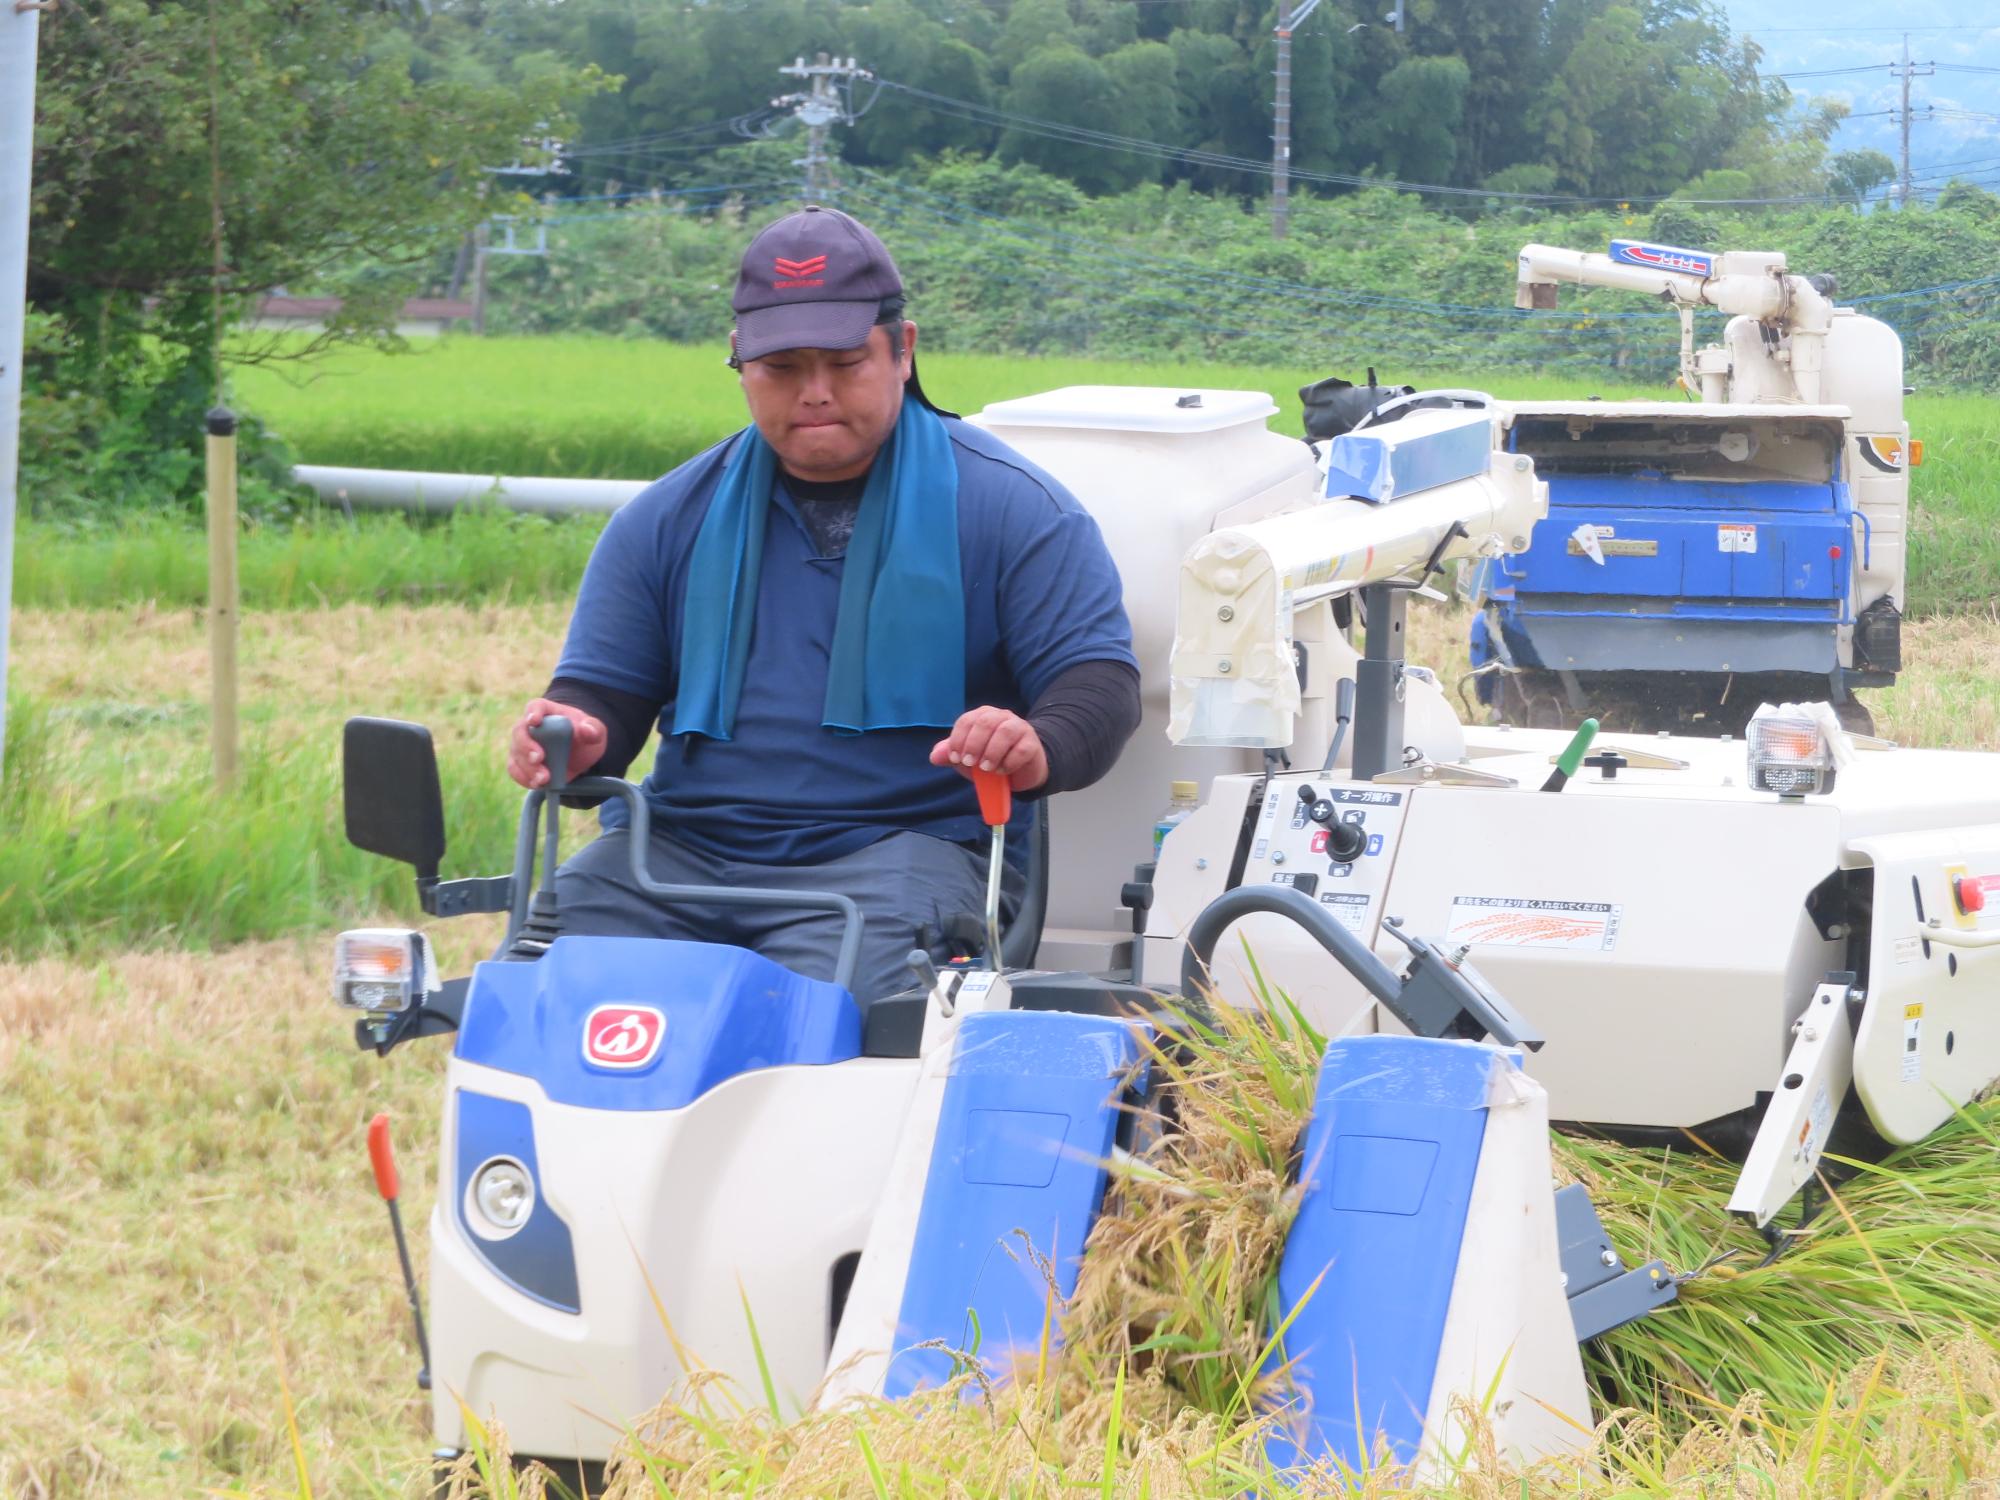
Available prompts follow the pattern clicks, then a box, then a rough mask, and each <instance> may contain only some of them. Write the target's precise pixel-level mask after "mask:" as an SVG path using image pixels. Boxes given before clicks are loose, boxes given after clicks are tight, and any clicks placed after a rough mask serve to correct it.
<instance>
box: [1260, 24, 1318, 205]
mask: <svg viewBox="0 0 2000 1500" xmlns="http://www.w3.org/2000/svg"><path fill="white" fill-rule="evenodd" d="M1288 3H1289V0H1278V25H1277V27H1276V31H1275V35H1276V36H1277V38H1278V92H1277V98H1276V100H1275V101H1274V102H1275V105H1276V107H1275V108H1274V109H1273V110H1272V112H1271V113H1272V124H1273V126H1274V127H1275V128H1274V129H1273V131H1272V133H1271V238H1272V239H1274V240H1281V239H1283V238H1284V237H1285V229H1286V226H1287V225H1288V223H1289V222H1290V220H1291V216H1292V33H1293V32H1294V31H1295V30H1297V29H1298V28H1299V26H1301V25H1303V24H1304V22H1305V19H1306V17H1307V16H1309V15H1311V14H1312V13H1313V11H1314V10H1315V9H1317V8H1318V6H1319V0H1304V3H1303V4H1301V5H1300V6H1299V7H1298V8H1297V9H1296V10H1293V11H1291V12H1290V13H1289V14H1288V13H1287V12H1286V9H1285V7H1286V5H1287V4H1288Z"/></svg>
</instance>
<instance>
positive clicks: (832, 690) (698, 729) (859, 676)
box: [673, 400, 966, 740]
mask: <svg viewBox="0 0 2000 1500" xmlns="http://www.w3.org/2000/svg"><path fill="white" fill-rule="evenodd" d="M777 477H778V456H777V454H776V453H775V452H773V451H772V449H771V445H770V444H769V443H767V442H765V441H764V439H763V436H762V434H760V433H759V432H758V431H757V429H756V428H755V427H751V428H748V429H746V430H745V431H744V433H743V436H742V437H741V438H739V439H738V440H737V443H736V448H735V451H734V452H732V453H731V454H730V455H729V460H728V463H727V464H726V465H725V466H724V467H723V471H722V478H721V479H720V481H719V482H718V483H717V485H716V490H715V497H714V499H712V500H711V501H710V502H709V506H708V514H707V515H706V516H704V517H703V518H702V523H701V530H700V531H699V532H697V533H696V535H695V539H694V552H693V555H692V556H691V557H690V559H689V568H688V588H687V598H686V600H685V602H684V603H683V604H682V607H681V650H680V686H679V691H678V694H677V696H676V707H675V712H674V729H673V732H674V733H675V734H700V735H706V736H707V737H708V738H710V739H716V740H726V739H728V738H730V736H731V733H732V732H733V731H734V729H735V726H736V705H737V702H738V700H739V698H740V697H741V695H742V692H743V672H744V668H745V667H746V666H747V665H748V663H749V660H750V637H751V632H752V629H753V627H754V625H755V623H756V618H757V592H758V581H759V576H760V574H761V573H762V571H763V562H764V526H765V522H766V520H767V518H768V516H769V513H770V507H771V487H772V486H773V485H774V484H775V483H776V482H777ZM773 648H774V649H783V647H782V645H776V644H774V647H773ZM965 706H966V705H965V584H964V580H963V579H962V577H961V576H960V572H959V556H958V461H957V459H956V458H954V457H953V455H952V451H951V435H950V434H949V433H948V432H946V431H945V425H944V423H943V422H942V421H941V420H940V419H939V418H938V417H937V415H936V414H935V413H933V412H931V411H928V410H926V409H925V407H924V406H923V405H922V403H920V402H916V401H907V400H906V401H905V402H904V403H903V413H902V416H901V417H899V418H898V419H897V422H896V428H895V431H894V432H892V433H891V434H890V435H889V441H888V442H886V443H885V444H883V445H882V448H881V450H880V451H879V452H878V453H877V454H876V455H875V465H874V467H873V468H871V469H870V470H869V471H868V483H867V484H866V486H864V487H863V489H862V492H861V506H860V510H859V512H858V513H857V514H856V516H855V519H854V535H853V536H852V537H850V538H849V539H848V543H847V553H846V557H845V560H844V562H843V564H842V570H841V577H840V613H839V616H838V618H837V620H836V621H835V624H834V631H833V649H832V654H831V659H830V660H829V662H828V664H827V674H826V704H825V709H824V713H823V715H822V717H821V720H820V722H821V723H822V724H824V725H825V726H826V727H827V728H828V729H835V730H839V731H841V732H842V733H845V734H861V733H864V732H866V731H868V730H871V729H908V728H912V727H916V726H919V725H923V726H930V727H934V728H939V729H946V728H949V727H950V726H951V725H952V724H953V723H955V722H956V721H957V719H958V716H959V714H961V713H962V712H964V710H965Z"/></svg>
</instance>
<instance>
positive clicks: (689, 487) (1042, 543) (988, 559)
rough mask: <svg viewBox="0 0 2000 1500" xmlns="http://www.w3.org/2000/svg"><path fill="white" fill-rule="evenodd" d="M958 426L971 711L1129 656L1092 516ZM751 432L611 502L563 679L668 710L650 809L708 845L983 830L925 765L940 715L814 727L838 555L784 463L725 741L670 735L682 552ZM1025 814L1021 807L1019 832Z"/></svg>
mask: <svg viewBox="0 0 2000 1500" xmlns="http://www.w3.org/2000/svg"><path fill="white" fill-rule="evenodd" d="M945 427H946V430H947V431H948V432H949V433H950V435H951V440H952V452H953V455H954V457H955V458H956V459H957V461H958V545H959V563H960V568H961V577H962V579H963V582H964V589H965V688H966V697H965V704H964V706H965V707H966V708H973V707H978V706H980V705H983V704H991V705H994V706H997V707H1000V708H1006V709H1011V710H1012V711H1013V712H1015V713H1019V714H1025V713H1027V711H1028V708H1029V706H1030V705H1031V704H1032V703H1033V702H1034V701H1035V699H1036V698H1038V697H1039V696H1040V695H1041V693H1042V691H1043V690H1044V689H1045V688H1047V687H1048V686H1049V684H1050V683H1052V682H1053V681H1055V679H1056V678H1057V677H1059V676H1060V675H1061V674H1062V673H1064V672H1066V671H1068V670H1069V669H1070V668H1071V667H1074V666H1076V665H1077V664H1078V663H1079V662H1086V661H1106V660H1108V661H1122V662H1126V663H1129V664H1131V665H1132V666H1133V667H1135V668H1136V667H1137V665H1138V663H1137V661H1136V659H1135V658H1134V657H1133V655H1132V628H1131V625H1130V623H1129V622H1128V621H1127V619H1126V617H1125V605H1124V596H1123V592H1122V590H1121V588H1120V585H1119V580H1118V570H1117V568H1116V567H1115V566H1114V565H1113V563H1112V561H1111V554H1110V553H1109V552H1108V551H1106V550H1105V546H1104V539H1103V537H1102V536H1101V535H1100V534H1099V533H1098V530H1097V523H1096V522H1095V521H1093V520H1092V519H1091V518H1090V516H1089V515H1088V514H1086V513H1085V512H1084V510H1083V508H1082V507H1081V506H1079V505H1078V504H1077V503H1076V501H1075V499H1074V498H1073V497H1072V496H1071V495H1070V494H1069V492H1068V491H1067V490H1065V489H1064V488H1063V487H1062V486H1061V485H1060V484H1058V483H1057V482H1056V481H1055V480H1054V479H1052V478H1051V477H1050V476H1049V475H1047V474H1046V473H1044V472H1043V471H1042V470H1040V469H1038V468H1036V467H1035V466H1034V465H1033V464H1031V463H1029V462H1028V461H1027V460H1026V459H1025V458H1023V457H1021V455H1020V454H1018V453H1016V452H1014V451H1013V449H1011V448H1009V447H1008V446H1007V445H1006V444H1004V443H1002V442H1000V441H999V440H998V439H997V438H995V437H993V436H992V435H990V434H989V433H987V432H985V431H983V430H982V429H980V428H977V427H973V426H971V425H969V424H967V423H964V422H960V421H957V420H955V419H947V420H946V422H945ZM741 436H742V435H741V434H738V436H737V437H733V438H730V439H728V440H727V441H725V442H723V443H720V444H718V445H717V446H715V447H714V448H711V449H709V450H708V451H707V452H706V453H703V454H700V455H698V456H697V457H695V458H692V459H689V460H688V462H686V463H684V464H682V465H681V466H680V467H679V468H678V469H676V470H674V471H673V473H671V474H669V475H667V476H666V478H664V479H662V480H660V481H659V482H658V483H656V484H653V485H650V486H648V487H647V488H646V489H645V490H643V491H641V492H640V493H639V494H638V495H637V496H636V497H635V498H634V499H633V500H632V502H631V503H630V504H628V505H626V506H625V507H624V508H623V509H622V510H620V511H618V512H617V513H616V514H615V515H613V516H612V518H611V521H610V524H609V525H607V526H606V527H605V529H604V534H603V536H602V537H601V538H599V540H598V543H597V547H596V550H595V551H593V552H592V553H591V557H590V566H589V567H588V568H587V569H586V570H585V571H584V575H583V588H582V591H581V592H580V593H579V594H578V596H577V602H576V612H575V614H574V615H573V616H572V617H571V619H570V626H569V639H568V640H567V641H566V642H565V643H564V646H563V653H562V661H561V664H560V665H559V666H558V667H557V668H556V675H557V676H558V677H574V678H578V679H580V680H582V681H584V682H592V683H597V684H599V685H601V686H604V687H608V688H615V689H617V690H618V691H620V692H626V693H633V694H636V695H638V696H641V697H644V698H646V699H648V700H649V701H653V702H657V703H659V704H661V705H662V709H661V712H660V735H661V740H660V750H659V754H658V755H657V757H656V758H655V760H654V763H653V770H652V774H651V775H649V776H648V777H647V778H646V780H645V783H644V790H645V794H646V798H647V801H648V803H649V804H650V805H651V808H652V812H653V816H654V819H655V821H656V823H657V824H660V825H664V826H666V827H668V828H670V829H671V830H672V831H673V834H674V836H675V837H676V838H677V839H679V840H680V841H682V842H684V843H686V844H688V845H690V846H691V847H693V848H695V849H698V850H701V851H703V852H705V853H707V854H710V855H713V856H717V857H721V858H729V859H745V860H751V861H755V862H757V863H760V864H819V863H822V862H824V861H826V860H830V859H838V858H839V857H840V856H842V855H844V854H851V853H853V852H854V851H855V850H857V849H861V848H864V847H866V846H867V845H869V844H872V843H874V842H875V841H876V840H878V839H881V838H885V837H887V836H888V835H889V834H892V833H896V832H899V831H901V830H905V829H910V830H914V831H916V832H919V833H927V834H932V835H934V836H936V837H938V838H944V839H951V840H954V841H972V840H979V839H983V837H984V833H985V828H984V825H983V824H982V823H981V822H980V821H979V805H978V801H977V799H976V798H975V796H974V795H973V791H972V785H971V783H970V782H969V781H967V780H966V779H965V777H963V776H962V775H960V774H959V772H958V771H957V769H956V768H954V767H951V766H933V765H932V764H931V763H930V751H931V746H933V745H935V744H936V743H937V742H938V741H939V740H940V739H942V738H943V737H944V735H945V733H946V731H945V730H944V729H928V728H925V729H894V730H875V731H872V732H870V733H867V734H860V735H855V734H842V733H836V732H835V731H834V730H831V729H827V728H824V727H822V725H821V724H820V719H821V717H822V715H823V713H824V712H825V705H826V674H827V662H828V658H829V653H830V651H831V649H832V644H833V632H834V621H835V619H836V617H837V615H838V613H839V608H840V578H841V570H842V567H843V566H844V559H842V558H838V557H822V556H820V555H819V549H818V547H817V546H816V545H815V544H814V542H813V540H812V536H811V533H810V532H809V531H808V530H807V528H806V526H805V524H804V522H803V521H802V520H801V518H800V515H799V511H798V507H797V505H796V503H795V502H794V501H793V499H792V498H791V496H790V495H788V494H787V493H786V492H785V487H784V483H783V479H782V475H781V477H780V480H779V484H778V487H777V492H776V493H775V494H774V495H773V497H772V504H771V507H770V510H769V513H768V520H767V523H766V527H765V533H764V562H763V573H762V576H761V578H760V580H759V585H758V593H757V612H756V620H755V625H754V627H753V634H752V636H751V644H750V660H749V664H748V666H747V667H746V668H745V670H744V674H743V692H742V696H741V698H740V699H739V701H738V704H737V709H736V723H735V727H734V730H733V732H732V738H730V739H728V740H711V739H707V738H705V737H703V736H700V735H679V736H677V735H675V734H673V732H672V731H673V723H674V707H675V704H674V698H675V692H676V679H677V677H678V673H679V665H680V637H681V611H682V604H683V601H684V600H685V598H686V595H687V575H688V565H689V560H690V558H691V555H692V553H693V551H694V540H695V536H696V534H697V533H698V532H699V531H700V529H701V523H702V519H703V517H704V516H706V515H707V514H708V507H709V503H710V501H711V500H712V499H713V498H714V495H715V489H716V484H717V482H718V480H719V479H720V478H721V475H722V470H723V467H724V465H725V464H726V463H727V462H728V457H729V453H730V449H731V445H732V444H734V443H735V442H737V441H739V440H740V439H741ZM1030 815H1031V813H1030V810H1029V809H1028V808H1027V807H1026V806H1017V807H1016V810H1015V815H1014V830H1019V829H1021V828H1023V827H1025V824H1026V820H1027V818H1028V817H1029V816H1030ZM623 817H624V809H623V805H622V804H620V803H617V802H611V803H607V804H606V805H605V809H604V814H603V819H604V822H605V824H606V825H607V826H614V825H615V824H616V823H618V822H622V821H623ZM1014 842H1016V843H1018V842H1019V841H1018V840H1014Z"/></svg>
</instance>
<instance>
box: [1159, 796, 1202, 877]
mask: <svg viewBox="0 0 2000 1500" xmlns="http://www.w3.org/2000/svg"><path fill="white" fill-rule="evenodd" d="M1200 806H1201V783H1200V782H1198V781H1176V782H1175V783H1174V784H1173V799H1172V800H1171V801H1170V802H1168V803H1167V810H1166V811H1165V812H1163V813H1161V814H1160V818H1159V821H1158V822H1156V823H1155V824H1153V858H1154V859H1158V858H1159V857H1160V845H1161V844H1163V843H1165V842H1166V838H1167V835H1168V834H1169V833H1171V832H1173V830H1174V829H1175V827H1177V826H1178V825H1179V824H1180V823H1181V821H1182V820H1183V819H1185V818H1186V817H1187V816H1188V814H1189V813H1191V812H1193V811H1194V810H1195V809H1196V808H1198V807H1200Z"/></svg>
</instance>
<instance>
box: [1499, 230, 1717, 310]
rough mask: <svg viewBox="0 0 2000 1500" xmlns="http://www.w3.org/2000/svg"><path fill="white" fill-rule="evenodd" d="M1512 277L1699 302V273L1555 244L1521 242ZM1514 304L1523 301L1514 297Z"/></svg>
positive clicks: (1520, 280) (1527, 281)
mask: <svg viewBox="0 0 2000 1500" xmlns="http://www.w3.org/2000/svg"><path fill="white" fill-rule="evenodd" d="M1514 276H1515V280H1516V283H1517V284H1518V285H1520V286H1524V287H1525V286H1530V285H1533V284H1534V283H1536V282H1542V283H1550V282H1563V281H1569V282H1574V283H1576V284H1577V285H1579V286H1602V287H1615V288H1618V289H1620V290H1622V291H1627V292H1645V293H1646V294H1648V295H1649V296H1654V297H1671V298H1672V299H1673V300H1674V301H1676V302H1699V301H1701V282H1702V278H1701V277H1699V276H1696V275H1691V274H1689V273H1687V272H1684V271H1662V270H1659V269H1657V268H1655V267H1652V266H1628V265H1626V264H1625V263H1624V262H1623V261H1616V260H1613V259H1612V258H1611V257H1610V256H1608V255H1592V254H1589V253H1587V252H1585V251H1582V250H1564V249H1562V248H1561V247H1559V246H1556V245H1523V246H1522V247H1521V254H1520V257H1519V259H1518V261H1517V264H1516V269H1515V272H1514ZM1515 305H1516V306H1525V305H1526V304H1525V303H1522V302H1520V301H1518V299H1517V301H1516V304H1515Z"/></svg>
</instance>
